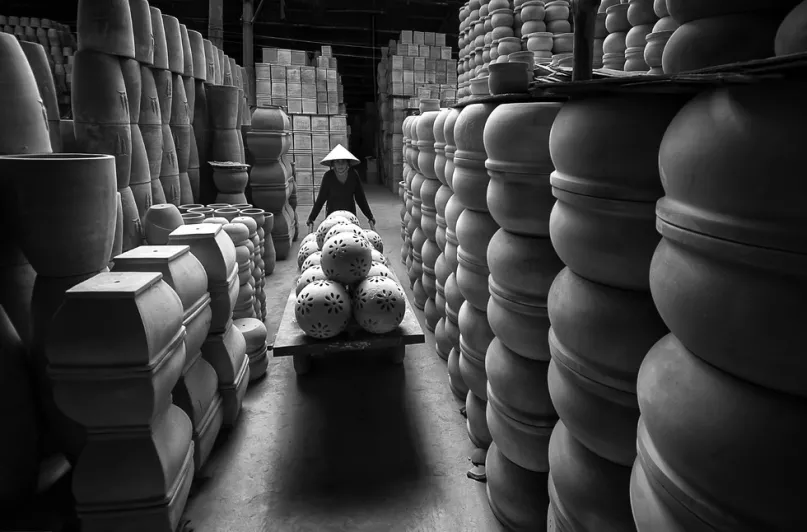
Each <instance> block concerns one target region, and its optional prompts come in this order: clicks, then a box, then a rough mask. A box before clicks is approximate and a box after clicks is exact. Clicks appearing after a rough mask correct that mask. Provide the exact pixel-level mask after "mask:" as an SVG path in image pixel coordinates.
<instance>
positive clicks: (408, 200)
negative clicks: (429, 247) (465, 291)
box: [401, 115, 415, 264]
mask: <svg viewBox="0 0 807 532" xmlns="http://www.w3.org/2000/svg"><path fill="white" fill-rule="evenodd" d="M413 119H415V117H414V116H411V115H410V116H407V117H406V118H404V121H403V126H402V128H401V129H402V131H403V133H402V135H401V138H402V142H401V151H402V152H403V178H404V179H403V181H401V185H402V187H403V195H402V197H401V203H402V205H401V241H402V243H401V262H403V263H404V264H406V262H407V260H411V259H410V257H411V254H412V233H410V231H409V224H410V222H411V221H412V177H413V173H414V170H413V169H412V166H411V165H410V164H409V159H408V154H409V142H410V138H409V127H410V123H411V122H412V120H413Z"/></svg>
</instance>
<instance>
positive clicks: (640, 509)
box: [630, 3, 807, 532]
mask: <svg viewBox="0 0 807 532" xmlns="http://www.w3.org/2000/svg"><path fill="white" fill-rule="evenodd" d="M802 5H803V4H802ZM670 7H671V8H672V3H671V4H670ZM671 13H673V16H675V13H674V12H673V11H672V9H671ZM681 27H682V28H684V27H685V25H682V26H681ZM671 42H672V41H671ZM800 42H801V43H802V46H803V41H800ZM804 90H805V83H804V81H802V80H800V81H779V80H768V81H761V82H759V83H755V84H753V85H750V86H749V85H735V86H729V87H725V88H716V89H715V90H711V91H705V92H703V93H701V94H700V95H698V96H696V97H695V98H694V99H692V100H691V101H689V102H688V103H687V104H686V105H685V106H684V107H683V108H682V109H681V111H680V112H679V113H678V115H677V116H676V117H675V118H674V119H673V121H672V123H671V124H670V125H669V127H668V128H667V131H666V133H665V134H664V138H663V140H662V142H661V147H660V151H659V156H658V165H659V169H660V173H661V175H663V177H664V180H663V186H664V193H665V196H664V197H663V198H662V199H661V200H660V201H659V202H658V204H657V210H656V220H655V222H656V228H657V229H658V231H659V232H660V233H661V236H662V239H661V242H660V243H659V245H658V247H657V248H656V250H655V255H654V256H653V259H652V263H651V264H650V290H651V292H652V294H653V301H654V302H655V305H656V308H657V309H658V312H659V314H660V315H661V317H662V319H663V320H664V323H666V324H667V326H668V327H669V329H670V333H671V334H669V335H667V336H665V337H664V338H663V339H661V340H660V341H659V342H658V343H657V344H656V345H655V346H653V347H652V349H650V351H649V353H647V356H646V357H645V359H644V362H643V363H642V367H641V370H640V371H639V376H638V381H637V391H638V398H639V409H640V411H641V418H640V421H639V426H638V435H637V436H638V437H637V442H636V446H637V448H638V456H637V458H636V462H635V464H634V466H633V476H632V478H631V483H630V492H631V504H632V509H633V515H634V517H635V519H636V526H637V529H638V530H639V531H640V532H649V531H651V530H674V529H678V530H694V531H700V530H706V529H710V530H800V529H801V528H803V523H804V522H805V519H807V512H806V510H805V508H804V506H803V504H801V501H803V500H805V499H804V498H805V495H807V487H805V486H804V484H803V483H802V482H801V481H800V479H801V478H802V477H803V472H804V471H805V470H807V457H805V455H804V452H803V449H804V447H805V445H807V427H805V424H804V422H803V420H804V417H805V415H807V401H805V397H807V386H805V380H804V375H805V361H804V359H803V358H802V357H800V356H794V354H795V353H797V352H800V349H801V347H800V346H801V344H802V334H801V324H802V323H804V319H805V307H804V304H803V302H804V297H805V286H807V282H806V281H807V278H806V276H805V269H804V267H803V265H804V263H805V257H807V247H805V245H804V244H805V240H804V236H805V214H804V209H803V204H804V202H805V199H806V198H807V191H806V190H805V186H804V183H803V182H802V181H801V179H799V177H798V176H799V172H800V170H799V169H800V167H801V164H802V161H803V153H802V150H800V149H799V148H797V147H796V146H794V145H793V144H792V141H793V139H794V138H795V137H798V138H804V123H803V117H804V114H805V112H807V105H805V101H804V98H803V94H804ZM717 117H724V118H723V119H716V118H717ZM760 172H765V173H766V174H767V175H770V176H771V179H770V180H765V181H764V182H763V183H757V179H758V177H757V176H759V173H760ZM768 172H772V173H770V174H768ZM707 176H708V179H707ZM748 456H758V457H764V458H762V459H761V463H760V464H759V467H752V468H747V469H746V470H745V471H743V472H742V473H740V472H738V471H736V469H735V468H736V464H737V463H738V462H739V461H741V460H743V459H744V458H745V457H748ZM760 486H766V487H765V488H764V489H760Z"/></svg>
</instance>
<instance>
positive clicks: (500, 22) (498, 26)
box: [487, 0, 522, 63]
mask: <svg viewBox="0 0 807 532" xmlns="http://www.w3.org/2000/svg"><path fill="white" fill-rule="evenodd" d="M487 7H488V10H489V12H490V24H489V26H490V41H491V53H490V55H491V61H495V62H497V63H504V62H507V57H508V56H509V55H510V54H511V53H515V52H520V51H522V46H521V39H520V38H519V37H517V36H516V30H515V27H514V26H516V16H515V12H514V8H513V3H512V2H511V1H510V0H491V2H490V3H489V4H488V6H487ZM493 48H495V49H496V51H495V52H494V51H493Z"/></svg>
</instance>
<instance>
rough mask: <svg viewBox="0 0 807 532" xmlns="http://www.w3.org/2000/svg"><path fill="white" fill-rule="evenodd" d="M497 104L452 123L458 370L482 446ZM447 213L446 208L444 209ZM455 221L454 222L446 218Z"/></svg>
mask: <svg viewBox="0 0 807 532" xmlns="http://www.w3.org/2000/svg"><path fill="white" fill-rule="evenodd" d="M495 108H496V106H495V105H493V104H472V105H468V106H467V107H465V108H464V109H463V110H462V112H460V114H459V116H458V117H457V120H456V122H455V124H454V141H455V145H456V151H455V152H454V174H453V176H452V185H453V187H454V197H456V198H457V200H458V201H459V202H460V204H461V205H462V206H463V207H465V209H464V210H462V214H460V215H459V217H458V220H457V222H456V238H457V242H458V248H457V262H458V266H457V273H456V281H457V286H458V287H459V290H460V292H461V293H462V296H463V298H464V299H465V302H464V303H463V304H462V307H461V308H460V309H459V312H458V322H459V331H460V342H459V343H460V354H461V357H460V370H461V372H462V377H463V380H464V381H465V383H466V384H467V385H468V388H469V392H468V395H467V397H466V403H465V405H466V413H467V416H468V424H467V426H468V435H469V437H470V438H471V442H472V443H473V444H474V445H476V446H477V448H479V449H487V448H488V446H489V445H490V443H491V441H492V440H491V435H490V432H489V431H488V424H487V421H486V419H485V407H486V401H487V376H486V374H485V353H486V351H487V349H488V346H489V345H490V342H491V341H492V340H493V337H494V335H493V331H491V329H490V325H489V324H488V318H487V304H488V298H489V293H488V287H487V278H488V274H489V273H490V272H489V270H488V266H487V248H488V243H489V242H490V239H491V238H492V237H493V234H494V233H495V232H496V230H497V229H498V225H497V224H496V222H495V221H494V220H493V218H492V217H491V215H490V212H489V211H488V206H487V188H488V182H489V181H490V178H489V177H488V174H487V171H486V169H485V160H486V159H487V154H486V152H485V143H484V131H485V125H486V123H487V121H488V119H489V117H490V115H491V113H493V111H494V109H495ZM446 216H447V217H448V214H447V215H446ZM447 225H448V227H449V228H450V227H451V222H447Z"/></svg>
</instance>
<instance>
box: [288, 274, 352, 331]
mask: <svg viewBox="0 0 807 532" xmlns="http://www.w3.org/2000/svg"><path fill="white" fill-rule="evenodd" d="M294 315H295V317H296V318H297V324H298V325H299V326H300V329H302V331H303V332H304V333H305V334H307V335H308V336H311V337H312V338H318V339H326V338H333V337H334V336H337V335H338V334H340V333H341V332H343V331H344V330H345V329H347V326H348V324H349V323H350V317H351V315H352V310H351V302H350V297H349V296H348V294H347V291H345V288H344V287H343V286H342V285H340V284H339V283H335V282H333V281H314V282H312V283H309V284H308V286H306V287H305V288H303V290H302V291H301V292H300V294H299V295H298V296H297V301H296V303H295V305H294Z"/></svg>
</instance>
